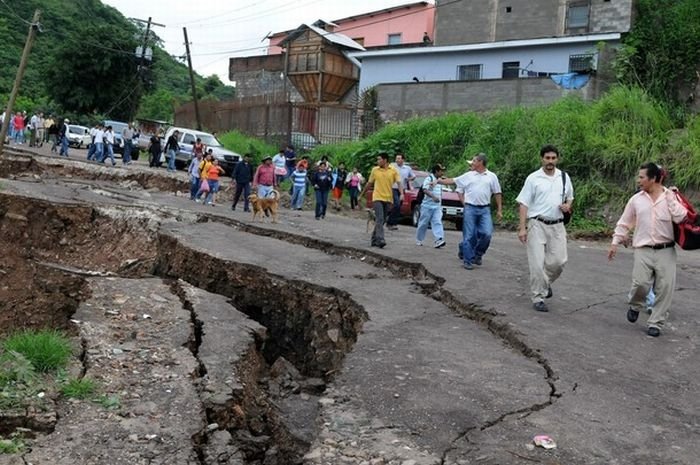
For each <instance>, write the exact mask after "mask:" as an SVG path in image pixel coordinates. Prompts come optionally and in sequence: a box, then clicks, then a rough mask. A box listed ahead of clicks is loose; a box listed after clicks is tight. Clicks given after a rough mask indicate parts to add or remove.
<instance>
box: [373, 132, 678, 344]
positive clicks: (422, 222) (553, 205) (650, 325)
mask: <svg viewBox="0 0 700 465" xmlns="http://www.w3.org/2000/svg"><path fill="white" fill-rule="evenodd" d="M403 158H404V157H403V156H402V155H400V156H397V157H396V163H395V164H390V163H389V160H388V155H387V154H380V155H379V156H378V157H377V166H375V167H374V168H373V169H372V173H371V175H370V178H369V181H368V183H367V185H368V186H369V187H372V188H373V194H372V197H373V198H372V200H373V209H374V216H375V220H376V223H375V228H374V231H373V233H372V238H371V245H372V246H373V247H379V248H383V247H385V246H386V241H385V237H384V230H385V226H386V228H388V229H391V216H390V212H391V211H392V207H393V205H394V204H395V203H397V202H401V201H402V199H403V196H404V186H406V185H408V184H407V181H410V180H412V179H413V178H414V176H413V173H412V171H411V170H410V168H404V167H403V164H404V159H403ZM559 161H560V154H559V150H558V149H557V148H556V147H555V146H553V145H545V146H543V147H542V148H541V150H540V162H541V167H540V169H538V170H536V171H534V172H532V173H531V174H530V175H529V176H528V177H527V178H526V179H525V182H524V184H523V186H522V189H521V190H520V193H519V194H518V196H517V198H516V201H517V203H518V205H519V207H518V208H519V210H518V213H519V224H518V239H519V240H520V242H521V243H522V244H524V245H525V246H526V250H527V258H528V266H529V275H530V278H529V287H530V299H531V301H532V306H533V309H534V310H536V311H539V312H547V311H549V308H548V306H547V304H546V303H545V300H546V299H548V298H551V297H552V296H553V294H554V291H553V290H552V285H553V283H554V282H555V281H556V280H557V279H558V278H559V277H560V276H561V274H562V272H563V270H564V267H565V265H566V263H567V260H568V254H567V238H566V227H565V224H566V223H568V220H569V219H570V217H571V214H572V204H573V200H574V187H573V183H572V181H571V177H570V176H569V174H568V173H566V172H564V171H562V170H560V169H559V168H558V167H557V165H558V163H559ZM487 163H488V159H487V156H486V155H485V154H483V153H480V154H477V155H476V156H475V157H474V158H473V160H471V161H470V167H471V169H470V170H469V171H468V172H466V173H464V174H463V175H461V176H458V177H456V178H446V177H445V176H444V172H445V167H444V166H442V165H441V164H439V163H438V164H435V165H434V166H433V167H432V170H431V172H430V174H429V175H428V176H427V177H426V178H425V180H424V181H423V183H422V186H421V190H422V191H423V193H422V197H423V199H422V201H421V206H420V219H419V222H418V227H417V230H416V245H417V246H422V245H423V242H424V240H425V236H426V233H427V229H428V226H430V227H431V230H432V234H433V237H434V240H435V242H434V247H435V248H442V247H444V245H445V240H444V230H443V226H442V206H441V198H442V192H443V189H442V185H455V186H456V187H457V192H458V194H459V195H460V200H461V201H462V203H463V204H464V210H463V215H464V216H463V228H462V241H461V242H460V243H459V245H458V257H459V259H460V260H462V264H463V267H464V268H465V269H466V270H474V269H475V267H478V266H481V265H482V263H483V257H484V255H485V254H486V251H487V250H488V248H489V245H490V243H491V237H492V233H493V220H492V216H491V204H492V197H493V198H495V201H496V202H495V203H496V208H497V210H496V218H497V219H498V221H500V220H501V219H502V216H503V199H502V192H501V187H500V183H499V181H498V177H497V176H496V174H495V173H493V172H491V171H489V170H488V169H487ZM663 178H664V173H663V171H662V169H661V168H660V167H659V166H658V165H656V164H654V163H646V164H644V165H642V166H641V167H640V170H639V173H638V185H639V192H638V193H637V194H635V195H634V196H633V197H632V198H631V199H630V200H629V202H628V203H627V206H626V208H625V211H624V213H623V214H622V217H621V218H620V220H619V221H618V222H617V227H616V228H615V233H614V236H613V241H612V245H611V246H610V250H609V252H608V257H609V259H610V260H612V259H613V258H614V257H615V255H616V253H617V248H618V246H619V245H620V244H623V245H627V244H629V242H630V241H629V238H628V236H629V233H630V231H634V236H633V238H632V241H631V244H632V247H634V249H635V252H634V269H633V273H632V274H633V276H632V287H631V290H630V292H629V304H630V307H629V310H628V312H627V320H628V321H629V322H631V323H634V322H636V321H637V319H638V317H639V313H640V311H642V310H644V309H645V308H646V307H650V310H651V311H650V317H649V319H648V321H647V334H648V335H649V336H653V337H656V336H659V335H660V334H661V328H662V327H663V324H664V322H665V321H666V319H667V317H668V312H669V308H670V306H671V299H672V296H673V289H674V287H675V274H676V251H675V243H674V233H673V223H680V222H682V221H683V220H684V219H685V218H686V216H687V213H688V212H687V210H686V208H685V207H684V206H683V205H682V204H681V203H680V202H679V201H678V200H677V198H676V196H675V194H674V193H673V192H672V191H671V190H669V189H667V188H666V187H664V186H663V184H662V180H663ZM654 296H655V299H653V298H651V299H650V297H654Z"/></svg>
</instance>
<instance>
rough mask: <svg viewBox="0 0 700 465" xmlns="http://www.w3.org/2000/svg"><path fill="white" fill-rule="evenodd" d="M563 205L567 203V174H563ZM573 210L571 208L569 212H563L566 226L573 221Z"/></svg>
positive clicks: (563, 172)
mask: <svg viewBox="0 0 700 465" xmlns="http://www.w3.org/2000/svg"><path fill="white" fill-rule="evenodd" d="M561 203H566V172H565V171H562V172H561ZM573 212H574V210H573V208H569V211H568V212H562V213H563V214H564V224H569V222H570V221H571V215H572V214H573Z"/></svg>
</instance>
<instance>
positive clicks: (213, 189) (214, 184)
mask: <svg viewBox="0 0 700 465" xmlns="http://www.w3.org/2000/svg"><path fill="white" fill-rule="evenodd" d="M208 182H209V192H208V193H207V196H206V198H205V199H204V203H212V200H213V199H214V194H216V193H217V192H218V191H219V181H212V180H211V179H210V180H209V181H208Z"/></svg>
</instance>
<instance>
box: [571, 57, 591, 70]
mask: <svg viewBox="0 0 700 465" xmlns="http://www.w3.org/2000/svg"><path fill="white" fill-rule="evenodd" d="M593 59H594V55H593V54H592V53H583V54H580V55H569V72H570V73H584V72H589V71H591V70H592V69H593Z"/></svg>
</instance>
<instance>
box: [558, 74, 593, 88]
mask: <svg viewBox="0 0 700 465" xmlns="http://www.w3.org/2000/svg"><path fill="white" fill-rule="evenodd" d="M551 78H552V81H554V82H555V83H556V84H557V85H558V86H561V87H563V88H564V89H580V88H581V87H583V86H585V85H586V84H588V81H589V80H590V78H591V76H590V75H588V74H578V73H567V74H555V75H554V76H551Z"/></svg>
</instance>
